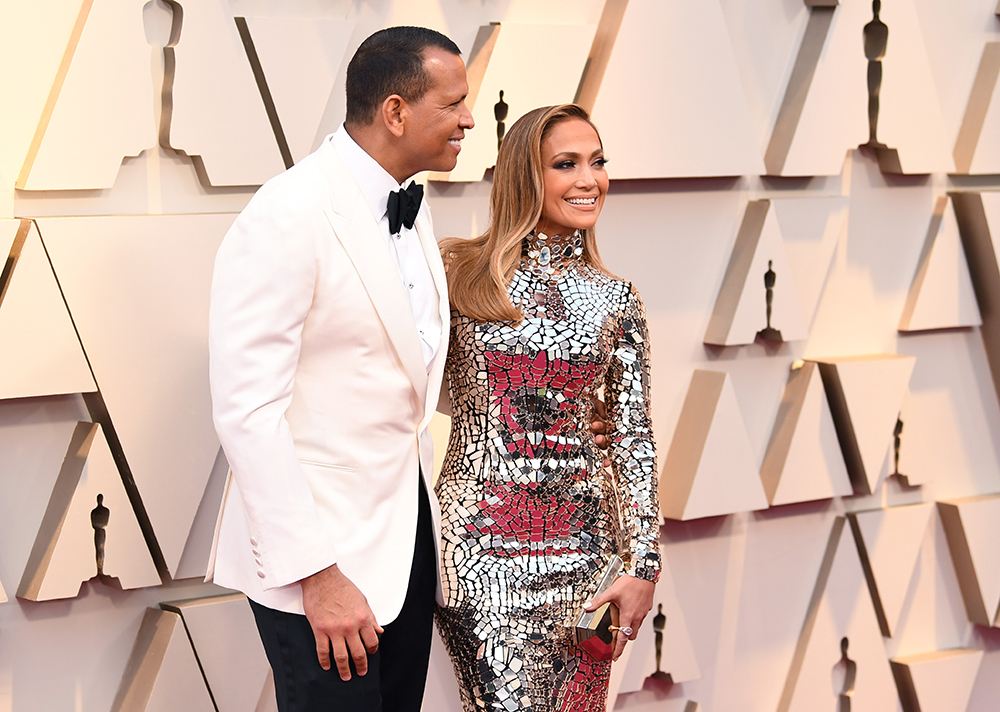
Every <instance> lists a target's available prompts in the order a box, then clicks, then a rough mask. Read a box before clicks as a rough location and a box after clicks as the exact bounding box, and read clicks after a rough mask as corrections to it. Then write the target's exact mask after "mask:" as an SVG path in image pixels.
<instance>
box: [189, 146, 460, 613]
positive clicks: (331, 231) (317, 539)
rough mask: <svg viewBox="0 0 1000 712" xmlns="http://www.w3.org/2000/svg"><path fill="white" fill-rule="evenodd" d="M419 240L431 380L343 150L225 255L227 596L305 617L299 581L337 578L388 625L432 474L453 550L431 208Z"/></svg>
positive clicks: (441, 290)
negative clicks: (438, 442) (437, 431)
mask: <svg viewBox="0 0 1000 712" xmlns="http://www.w3.org/2000/svg"><path fill="white" fill-rule="evenodd" d="M415 228H416V230H417V233H418V235H419V238H420V242H421V244H422V245H423V249H424V253H425V254H426V256H427V262H428V264H429V265H430V269H431V274H432V275H433V278H434V283H435V286H436V287H437V292H438V295H439V298H440V314H441V323H442V335H441V343H440V345H439V348H438V352H437V355H436V357H435V359H434V361H433V365H432V369H431V371H430V373H429V374H428V373H427V368H426V366H425V363H424V357H423V353H422V350H421V345H420V341H419V337H418V334H417V329H416V326H415V324H414V321H413V314H412V311H411V309H410V305H409V301H408V298H407V295H406V293H405V291H404V287H403V284H402V281H401V279H400V276H399V271H398V269H397V268H396V266H395V264H394V263H393V261H392V257H391V256H390V253H389V248H388V246H387V245H386V243H385V239H384V238H383V236H382V234H381V233H380V231H379V227H378V223H377V221H376V218H375V216H373V215H372V214H371V210H370V209H369V207H368V204H367V203H366V202H365V200H364V198H363V196H362V194H361V192H360V189H359V188H358V186H357V183H356V182H355V180H354V178H353V177H352V176H351V174H350V173H349V172H348V170H347V168H346V166H345V165H344V163H343V162H342V161H341V159H340V156H339V155H338V154H337V152H336V150H335V148H334V147H333V145H332V144H331V143H330V141H329V139H328V140H326V141H324V143H323V145H322V146H321V147H320V148H319V149H318V150H317V151H316V152H315V153H313V154H312V155H310V156H308V157H307V158H305V159H304V160H303V161H301V162H300V163H299V164H298V165H296V166H295V167H293V168H291V169H290V170H288V171H286V172H285V173H282V174H281V175H279V176H277V177H276V178H274V179H272V180H270V181H268V182H267V183H266V184H265V185H264V186H263V187H261V189H260V190H259V191H258V192H257V194H256V195H255V196H254V197H253V199H252V200H251V201H250V203H249V204H248V205H247V207H246V209H245V210H244V211H243V212H242V213H241V214H240V216H239V217H238V218H237V219H236V222H235V223H234V224H233V226H232V228H231V229H230V231H229V233H228V234H227V235H226V237H225V239H224V240H223V242H222V246H221V247H220V249H219V253H218V256H217V257H216V263H215V273H214V277H213V280H212V298H211V309H210V316H209V354H210V379H211V387H212V403H213V408H214V417H215V426H216V430H217V431H218V433H219V438H220V440H221V442H222V446H223V449H224V450H225V453H226V456H227V458H228V459H229V464H230V468H231V470H232V471H231V473H230V476H229V480H228V482H227V484H226V492H225V496H224V498H223V504H222V510H221V511H220V513H219V521H218V524H217V526H216V533H215V542H214V544H213V550H212V558H211V561H210V564H209V574H208V577H209V579H212V578H213V577H214V580H215V582H216V583H218V584H219V585H221V586H226V587H229V588H235V589H238V590H240V591H243V592H244V593H246V595H247V596H248V597H249V598H251V599H253V600H254V601H257V602H258V603H261V604H263V605H265V606H268V607H271V608H275V609H278V610H283V611H288V612H291V613H302V612H303V609H302V590H301V586H300V585H299V584H298V583H297V582H298V581H300V580H301V579H303V578H305V577H306V576H309V575H310V574H313V573H315V572H317V571H320V570H321V569H324V568H326V567H327V566H329V565H331V564H333V563H336V564H338V566H339V567H340V569H341V570H342V571H343V572H344V574H346V575H347V576H348V577H349V578H350V579H351V580H352V581H353V582H354V583H355V584H356V585H357V586H358V587H359V588H360V589H361V591H362V593H364V595H365V596H366V597H367V598H368V603H369V605H370V606H371V608H372V610H373V612H374V613H375V617H376V619H377V620H378V622H379V623H380V624H382V625H385V624H386V623H389V622H391V621H392V620H393V619H394V618H395V617H396V616H397V614H398V613H399V610H400V608H401V607H402V605H403V599H404V596H405V594H406V588H407V583H408V579H409V574H410V564H411V561H412V557H413V544H414V536H415V532H416V521H417V494H418V482H417V478H418V476H419V475H418V473H419V472H423V476H424V484H425V486H426V488H427V493H428V496H429V497H430V500H431V512H432V515H433V520H434V534H435V537H434V538H435V542H437V541H438V539H439V536H440V512H439V508H438V504H437V500H436V498H435V497H434V492H433V490H432V489H431V482H430V478H431V476H432V468H433V454H432V449H431V448H432V445H431V438H430V434H429V433H428V432H427V424H428V423H429V422H430V419H431V416H432V415H433V413H434V409H435V407H436V405H437V397H438V392H439V389H440V386H441V377H442V372H443V370H444V362H445V356H446V354H447V339H448V324H449V308H448V297H447V287H446V284H445V274H444V269H443V267H442V264H441V258H440V256H439V253H438V248H437V244H436V242H435V239H434V234H433V230H432V227H431V220H430V213H429V211H428V209H427V206H426V203H424V205H423V206H421V208H420V213H419V214H418V216H417V219H416V223H415ZM429 394H430V396H431V397H429ZM438 580H439V581H440V576H439V577H438ZM439 600H440V591H439Z"/></svg>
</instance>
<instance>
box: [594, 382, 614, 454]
mask: <svg viewBox="0 0 1000 712" xmlns="http://www.w3.org/2000/svg"><path fill="white" fill-rule="evenodd" d="M590 402H591V403H593V404H594V419H593V421H592V422H591V423H590V429H591V430H592V431H594V442H595V443H597V447H599V448H601V449H602V450H605V451H607V449H608V446H609V445H610V444H611V441H610V440H608V436H607V435H604V433H606V432H607V431H608V423H607V420H608V407H607V405H605V404H604V401H602V400H601V399H600V398H598V397H597V396H592V397H591V399H590ZM602 464H603V465H604V466H605V467H611V460H609V459H608V456H607V455H605V456H604V462H603V463H602Z"/></svg>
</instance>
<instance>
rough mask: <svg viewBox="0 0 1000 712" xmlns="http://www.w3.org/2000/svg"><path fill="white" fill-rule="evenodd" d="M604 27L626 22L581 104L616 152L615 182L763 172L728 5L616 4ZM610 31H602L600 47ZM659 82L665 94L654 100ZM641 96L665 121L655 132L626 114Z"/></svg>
mask: <svg viewBox="0 0 1000 712" xmlns="http://www.w3.org/2000/svg"><path fill="white" fill-rule="evenodd" d="M612 5H615V6H618V7H621V6H624V14H621V11H620V10H618V12H611V11H610V8H612ZM609 21H611V22H609ZM605 23H608V24H615V23H617V24H618V28H617V32H614V30H613V28H609V29H610V30H611V32H614V34H613V35H612V36H611V37H607V38H605V41H607V42H608V43H609V44H608V45H605V46H610V51H609V52H607V53H604V54H603V56H592V58H591V62H590V64H589V66H588V68H587V74H586V76H585V78H584V81H583V83H582V85H581V91H580V97H581V98H580V101H581V103H582V104H583V105H584V106H585V107H587V108H588V109H590V110H591V114H592V116H593V118H594V122H595V123H596V124H597V125H598V126H600V127H601V134H602V136H603V138H604V141H605V143H606V144H607V145H608V146H613V147H614V161H613V162H612V164H611V165H610V167H609V170H610V172H611V175H612V177H614V178H619V179H621V178H672V177H692V178H693V177H703V176H739V175H761V174H762V173H763V172H764V161H763V158H762V156H761V152H760V147H759V146H758V140H757V137H756V136H755V132H754V127H753V119H752V115H751V112H750V108H749V104H748V102H747V98H746V93H745V91H744V88H743V82H742V79H741V76H740V68H739V65H738V62H737V59H736V55H735V53H734V51H733V46H732V41H731V39H730V37H729V33H728V32H727V29H726V20H725V16H724V15H723V12H722V7H721V4H720V2H719V0H700V1H699V2H663V1H662V0H629V2H627V3H611V2H608V3H607V4H606V5H605V11H604V17H602V25H604V24H605ZM607 31H608V30H606V29H605V28H603V27H602V28H601V29H599V30H598V38H599V39H600V38H601V37H602V36H604V34H605V32H607ZM609 34H610V33H609ZM596 47H597V43H595V48H596ZM654 76H655V78H656V79H655V83H656V91H649V89H648V88H649V81H650V79H651V77H654ZM707 87H711V89H710V90H706V88H707ZM639 95H641V96H643V97H644V99H643V111H644V112H648V113H649V115H650V116H656V129H655V130H653V131H648V132H646V131H642V132H640V131H636V130H635V129H636V124H635V117H634V116H633V115H632V114H631V112H628V111H622V107H623V106H628V105H630V103H631V102H632V101H633V100H634V97H636V96H639ZM678 107H684V110H683V111H681V110H678ZM840 160H841V162H842V161H843V153H841V158H840Z"/></svg>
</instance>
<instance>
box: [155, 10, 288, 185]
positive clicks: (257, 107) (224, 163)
mask: <svg viewBox="0 0 1000 712" xmlns="http://www.w3.org/2000/svg"><path fill="white" fill-rule="evenodd" d="M175 22H176V21H175ZM173 52H174V56H175V58H176V64H175V66H174V71H173V76H172V79H173V83H172V93H171V97H172V107H173V108H172V111H171V114H170V124H169V126H170V136H169V145H170V147H171V148H173V149H174V150H175V151H182V152H184V153H186V154H187V155H188V156H198V157H199V158H200V160H199V161H196V166H200V167H201V168H203V169H204V172H203V173H202V172H201V171H199V174H200V176H201V177H202V179H203V180H207V182H208V183H209V184H211V185H214V186H221V185H261V184H262V183H264V181H266V180H267V179H269V178H271V177H273V176H276V175H277V174H278V173H281V171H283V170H284V169H285V163H284V161H283V160H282V157H281V152H280V150H279V148H278V142H277V140H276V139H275V135H274V130H273V129H272V127H271V122H270V120H269V119H268V115H267V109H266V108H265V106H264V101H263V100H262V99H261V94H260V90H259V89H258V87H257V84H256V82H255V81H254V74H253V69H252V67H251V66H250V62H249V61H248V60H247V52H246V49H245V48H244V45H243V42H242V41H241V39H240V35H239V31H238V30H237V26H236V23H235V22H234V21H233V17H232V13H231V10H230V6H229V3H228V2H225V0H202V1H201V2H194V3H183V16H182V19H181V22H180V38H179V39H178V40H177V44H176V46H175V47H174V49H173Z"/></svg>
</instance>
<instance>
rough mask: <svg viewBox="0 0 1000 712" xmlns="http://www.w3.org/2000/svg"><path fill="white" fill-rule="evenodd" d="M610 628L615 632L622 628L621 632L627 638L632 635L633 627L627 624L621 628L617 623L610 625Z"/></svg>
mask: <svg viewBox="0 0 1000 712" xmlns="http://www.w3.org/2000/svg"><path fill="white" fill-rule="evenodd" d="M609 630H611V631H612V632H614V631H616V630H620V631H621V633H622V635H624V636H625V637H626V638H631V637H632V629H631V628H630V627H628V626H627V625H626V626H623V627H621V628H619V627H618V626H616V625H613V626H609Z"/></svg>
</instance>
